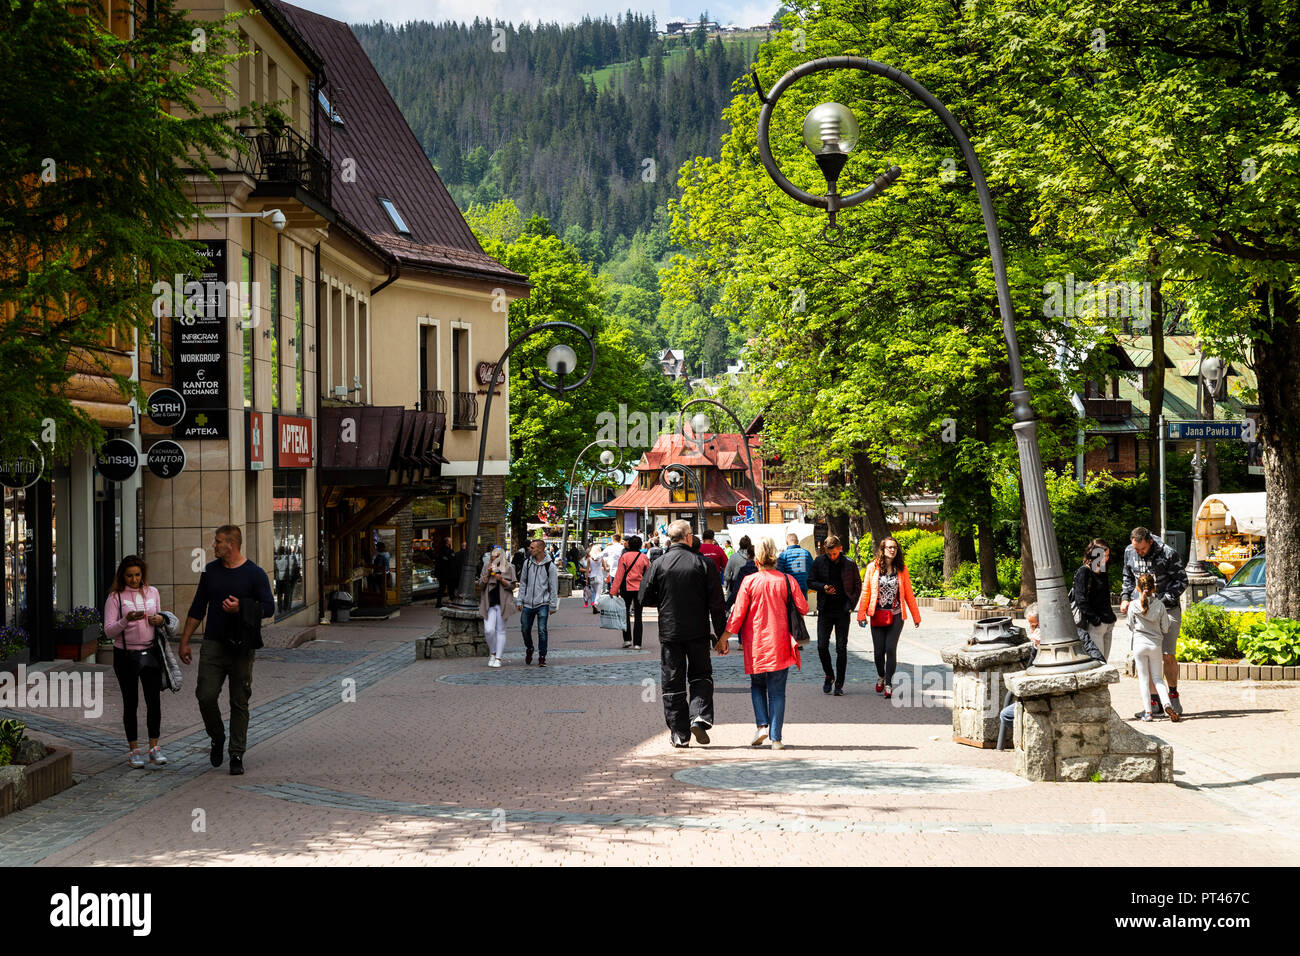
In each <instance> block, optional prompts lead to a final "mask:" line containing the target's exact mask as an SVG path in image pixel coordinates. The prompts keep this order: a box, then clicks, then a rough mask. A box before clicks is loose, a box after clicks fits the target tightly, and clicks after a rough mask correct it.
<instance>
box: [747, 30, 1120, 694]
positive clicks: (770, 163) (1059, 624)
mask: <svg viewBox="0 0 1300 956" xmlns="http://www.w3.org/2000/svg"><path fill="white" fill-rule="evenodd" d="M831 70H860V71H862V72H864V73H870V74H873V75H875V76H881V77H884V78H885V79H887V80H890V81H891V82H893V83H896V84H898V85H899V86H901V87H903V88H904V89H905V90H907V91H908V92H909V93H910V94H912V96H913V97H915V98H916V99H918V100H920V101H921V103H922V104H924V105H925V106H926V107H927V108H928V109H929V110H930V111H931V112H933V113H934V114H935V115H936V116H938V117H939V119H940V121H941V122H942V123H943V125H944V126H945V127H946V128H947V130H948V132H949V133H951V134H952V136H953V138H954V139H955V140H956V141H957V145H958V146H959V147H960V149H961V153H962V157H963V158H964V159H965V161H966V166H967V168H968V169H969V171H970V176H971V182H972V183H973V184H974V186H975V191H976V193H977V194H978V196H979V204H980V211H981V213H982V214H983V217H984V231H985V233H986V234H987V236H988V243H989V255H990V257H991V259H992V262H993V279H994V284H995V286H996V288H997V299H998V308H999V311H1000V312H1001V314H1002V333H1003V336H1004V338H1005V339H1006V344H1007V364H1008V365H1009V367H1010V371H1011V405H1012V416H1013V418H1014V419H1015V423H1014V424H1013V425H1012V426H1011V427H1012V431H1014V432H1015V436H1016V447H1017V450H1018V452H1019V456H1020V474H1021V479H1022V484H1023V486H1024V496H1025V514H1026V517H1027V521H1026V524H1027V526H1028V530H1029V543H1030V550H1031V551H1032V553H1033V557H1034V579H1035V582H1036V584H1037V589H1038V604H1039V620H1040V622H1041V627H1042V635H1043V637H1042V641H1041V643H1040V644H1039V647H1038V656H1037V657H1036V658H1035V660H1034V664H1033V666H1032V667H1031V668H1030V673H1041V674H1061V673H1071V672H1074V671H1086V670H1092V669H1093V668H1095V667H1100V666H1102V665H1101V664H1100V663H1099V662H1097V661H1095V660H1093V659H1092V658H1091V657H1089V656H1088V655H1087V654H1086V653H1084V650H1083V642H1082V641H1081V640H1079V637H1078V633H1077V631H1076V629H1075V625H1074V615H1073V613H1072V612H1071V610H1070V595H1069V590H1068V589H1067V587H1066V584H1065V575H1064V573H1063V571H1062V568H1061V557H1060V553H1059V551H1058V549H1057V546H1056V531H1055V529H1054V528H1053V526H1052V511H1051V506H1050V505H1049V503H1048V500H1047V484H1046V481H1045V480H1044V476H1043V461H1042V456H1041V453H1040V451H1039V448H1038V422H1037V421H1036V420H1035V418H1034V411H1033V408H1032V406H1031V405H1030V401H1029V390H1028V389H1027V388H1026V387H1025V375H1024V370H1023V368H1022V367H1021V364H1020V343H1019V340H1018V339H1017V337H1016V317H1015V312H1014V310H1013V309H1012V305H1011V291H1010V287H1009V286H1008V284H1007V270H1006V263H1005V261H1004V259H1003V254H1002V239H1001V236H1000V234H999V231H998V222H997V216H996V215H995V213H994V210H993V196H992V194H991V193H990V192H989V187H988V183H987V182H986V181H985V179H984V168H983V166H981V165H980V161H979V157H977V156H976V155H975V149H974V147H972V146H971V143H970V138H969V137H968V136H967V135H966V131H965V130H964V129H963V128H962V125H961V123H959V122H958V121H957V118H956V117H954V116H953V115H952V113H950V112H949V111H948V109H947V107H945V106H944V105H943V104H942V103H940V102H939V101H938V100H937V99H936V98H935V96H934V94H932V93H931V92H930V91H929V90H927V89H926V88H925V87H924V86H922V85H921V84H920V83H918V82H917V81H916V80H914V79H913V78H912V77H911V76H909V75H908V74H906V73H904V72H903V71H902V70H900V69H898V68H897V67H894V66H889V65H888V64H885V63H878V62H876V61H875V60H868V59H866V58H865V57H858V56H833V57H824V58H822V59H819V60H811V61H809V62H807V63H802V64H800V65H799V66H797V67H795V68H794V69H793V70H790V71H789V72H788V73H786V74H785V75H784V76H783V77H781V79H780V80H778V81H777V83H776V85H775V86H774V87H772V89H771V91H770V92H769V93H767V94H764V93H763V88H762V86H760V85H759V82H758V74H757V73H754V74H752V76H753V80H754V88H755V90H756V91H757V93H758V97H759V99H760V100H762V103H763V108H762V110H761V111H760V112H759V116H758V154H759V159H760V160H761V161H762V163H763V168H764V169H765V170H766V171H767V174H768V175H769V176H770V177H771V178H772V181H773V182H775V183H776V184H777V186H779V187H780V188H781V189H782V190H783V191H785V192H786V193H787V194H788V195H790V196H792V197H793V198H794V199H797V200H798V201H799V202H801V203H804V204H806V205H809V206H814V207H817V208H819V209H825V210H826V211H827V213H828V214H829V217H830V218H829V222H828V224H827V226H826V229H825V234H826V235H827V236H828V237H829V235H830V232H831V231H832V230H834V231H835V232H836V234H837V235H838V236H842V235H843V232H844V230H843V227H842V226H839V225H838V224H837V223H836V222H835V214H836V213H837V212H838V211H839V210H841V209H847V208H849V207H851V206H856V205H858V204H859V203H862V202H865V201H866V200H868V199H871V198H872V197H874V196H878V195H879V194H880V193H881V192H883V191H884V190H885V189H887V188H888V187H889V186H890V185H891V184H893V183H894V182H895V181H896V180H897V179H898V177H899V176H900V175H901V170H900V169H899V167H897V166H891V167H890V168H889V169H888V170H886V171H885V172H884V173H883V174H881V175H880V176H878V177H877V178H876V180H875V181H874V182H873V183H871V185H869V186H867V187H866V188H865V189H860V190H858V191H857V192H855V193H853V194H852V195H850V196H840V195H839V192H838V180H839V175H840V172H841V171H842V170H843V169H844V165H845V163H846V162H847V160H848V153H849V152H850V151H851V150H852V149H853V147H854V145H856V142H857V121H856V120H855V119H853V114H852V113H851V112H850V111H849V110H848V108H847V107H844V106H842V105H840V104H838V103H824V104H822V105H821V106H817V107H815V108H814V109H813V110H812V111H811V112H810V113H809V114H808V117H807V119H805V120H804V142H805V145H807V146H808V148H809V149H810V150H811V151H812V154H813V158H814V159H815V160H816V161H817V165H818V167H819V168H820V169H821V171H822V175H823V176H824V177H825V178H826V185H827V194H826V195H825V196H815V195H813V194H812V193H809V192H805V191H804V190H802V189H800V188H799V187H798V186H796V185H795V184H794V183H792V182H791V181H790V180H789V179H788V178H786V176H785V174H784V173H782V172H781V170H780V168H779V167H778V166H777V163H776V160H775V159H773V157H772V147H771V144H770V143H769V142H768V126H769V125H770V123H771V121H772V110H773V108H774V107H775V106H776V102H777V100H778V99H779V98H780V97H781V94H782V93H784V92H785V91H786V90H787V89H788V88H789V87H790V86H791V84H793V83H794V82H795V81H797V80H799V79H801V78H803V77H805V76H809V75H810V74H813V73H821V72H827V71H831Z"/></svg>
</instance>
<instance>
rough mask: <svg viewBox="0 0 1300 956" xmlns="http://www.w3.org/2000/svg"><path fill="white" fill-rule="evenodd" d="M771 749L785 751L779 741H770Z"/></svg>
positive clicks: (783, 745)
mask: <svg viewBox="0 0 1300 956" xmlns="http://www.w3.org/2000/svg"><path fill="white" fill-rule="evenodd" d="M772 749H773V750H784V749H785V744H783V743H781V741H779V740H774V741H772Z"/></svg>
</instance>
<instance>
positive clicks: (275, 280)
mask: <svg viewBox="0 0 1300 956" xmlns="http://www.w3.org/2000/svg"><path fill="white" fill-rule="evenodd" d="M270 332H271V411H273V412H278V411H279V410H280V267H279V266H271V328H270Z"/></svg>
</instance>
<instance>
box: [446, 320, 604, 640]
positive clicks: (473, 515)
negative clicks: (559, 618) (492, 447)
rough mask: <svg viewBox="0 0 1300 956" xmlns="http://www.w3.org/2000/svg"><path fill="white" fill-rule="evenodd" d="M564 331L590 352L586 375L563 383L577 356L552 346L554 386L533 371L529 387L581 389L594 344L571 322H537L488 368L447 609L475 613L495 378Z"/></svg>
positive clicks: (549, 360)
mask: <svg viewBox="0 0 1300 956" xmlns="http://www.w3.org/2000/svg"><path fill="white" fill-rule="evenodd" d="M561 329H563V330H567V331H570V332H576V333H577V334H578V335H580V336H582V338H583V340H584V341H585V342H586V345H587V351H588V352H589V353H590V361H589V362H588V364H587V374H585V375H583V376H582V378H580V379H578V380H577V381H576V382H573V383H571V384H567V385H566V384H565V381H564V380H565V378H566V377H567V376H569V375H572V374H573V371H574V369H575V368H577V365H578V355H577V353H576V352H574V350H573V349H572V348H571V347H569V346H568V345H563V344H560V345H555V346H552V347H551V349H550V351H549V352H547V353H546V364H547V367H548V368H550V370H551V371H552V372H553V373H555V377H556V379H557V384H555V385H552V384H551V383H549V382H547V381H545V380H543V379H542V377H541V375H540V374H539V373H538V372H537V370H536V369H533V384H534V385H536V386H537V387H538V388H543V389H545V390H546V391H548V392H553V393H554V394H556V395H561V394H563V393H565V392H571V391H573V390H574V389H576V388H581V387H582V386H583V385H584V384H585V383H586V381H587V379H589V378H591V373H592V372H594V371H595V370H596V343H595V342H593V341H592V338H591V335H590V334H588V332H587V330H586V329H584V328H582V327H581V326H578V325H574V324H573V323H572V322H541V323H539V324H537V325H534V326H533V327H532V328H530V329H528V330H527V331H525V332H524V333H523V334H522V335H520V336H519V337H518V338H515V339H513V340H512V341H511V342H510V344H509V345H508V346H506V350H505V351H504V352H502V353H501V357H500V358H499V359H497V364H496V365H494V366H492V374H491V376H490V377H489V378H488V382H489V385H488V390H487V399H486V401H484V403H483V423H482V424H481V425H480V426H479V429H480V430H479V443H478V469H477V471H476V472H475V473H474V496H473V498H472V499H471V502H470V509H469V529H468V531H467V534H466V538H465V542H466V546H467V551H466V555H465V565H464V567H462V568H461V569H460V586H459V588H458V589H457V591H456V598H455V600H454V601H452V603H451V607H453V608H455V609H456V610H457V611H460V612H462V613H464V614H467V615H468V614H471V613H472V614H474V615H477V614H478V601H476V600H475V599H474V581H475V579H476V578H477V577H478V561H479V555H478V527H479V512H480V510H481V508H482V505H483V459H484V456H485V455H486V454H487V439H488V423H489V421H490V420H491V414H492V392H493V388H494V387H495V383H496V380H497V376H499V375H500V374H501V367H502V366H503V365H505V364H506V361H507V360H508V359H509V358H510V353H511V352H513V351H514V350H515V349H516V348H518V347H519V345H520V344H521V343H522V342H524V341H526V340H527V339H530V338H532V337H533V336H534V335H538V334H540V333H542V332H547V331H559V330H561Z"/></svg>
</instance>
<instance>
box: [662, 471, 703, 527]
mask: <svg viewBox="0 0 1300 956" xmlns="http://www.w3.org/2000/svg"><path fill="white" fill-rule="evenodd" d="M683 476H685V478H683ZM684 480H689V481H690V485H691V490H692V491H694V492H695V504H696V509H695V513H696V515H698V516H699V518H700V531H701V532H703V530H704V527H705V524H706V523H705V521H704V493H703V492H702V491H701V490H700V479H699V478H698V477H696V474H695V472H694V470H692V469H690V468H687V467H686V466H685V465H679V464H677V462H673V463H672V464H668V465H664V469H663V471H661V472H659V483H660V484H661V485H663V486H664V487H665V488H667V489H668V501H669V503H670V504H671V503H672V498H673V496H672V493H673V492H674V491H677V490H678V489H680V488H681V487H682V482H683V481H684ZM683 503H684V504H688V503H689V502H683Z"/></svg>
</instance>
